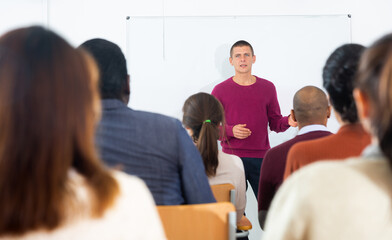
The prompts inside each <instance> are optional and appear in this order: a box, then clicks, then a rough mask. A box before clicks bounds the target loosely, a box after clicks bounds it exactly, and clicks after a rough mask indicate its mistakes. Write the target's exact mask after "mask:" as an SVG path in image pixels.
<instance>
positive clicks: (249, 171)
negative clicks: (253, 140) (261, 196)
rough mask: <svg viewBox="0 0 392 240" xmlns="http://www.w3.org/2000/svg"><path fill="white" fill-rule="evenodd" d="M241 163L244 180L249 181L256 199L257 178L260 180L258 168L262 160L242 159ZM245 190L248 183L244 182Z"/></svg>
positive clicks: (257, 189)
mask: <svg viewBox="0 0 392 240" xmlns="http://www.w3.org/2000/svg"><path fill="white" fill-rule="evenodd" d="M241 159H242V162H243V163H244V169H245V178H246V180H247V181H249V183H250V185H251V186H252V189H253V192H254V194H255V196H256V199H257V193H258V191H259V178H260V168H261V163H262V162H263V159H262V158H245V157H242V158H241ZM246 189H248V182H246Z"/></svg>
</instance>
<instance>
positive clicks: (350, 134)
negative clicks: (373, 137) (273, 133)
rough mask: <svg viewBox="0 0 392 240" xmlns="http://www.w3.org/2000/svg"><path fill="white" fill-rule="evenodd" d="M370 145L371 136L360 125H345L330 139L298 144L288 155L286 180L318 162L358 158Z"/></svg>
mask: <svg viewBox="0 0 392 240" xmlns="http://www.w3.org/2000/svg"><path fill="white" fill-rule="evenodd" d="M369 144H370V135H369V134H368V133H367V132H365V130H364V129H363V127H362V125H361V124H359V123H356V124H347V125H344V126H342V127H341V128H340V129H339V131H338V132H337V133H336V134H333V135H330V136H328V137H324V138H320V139H316V140H310V141H305V142H300V143H297V144H295V145H294V146H293V147H291V149H290V151H289V153H288V155H287V163H286V168H285V172H284V179H286V178H287V177H288V176H290V174H292V173H293V172H294V171H296V170H298V169H299V168H301V167H303V166H305V165H307V164H310V163H313V162H316V161H320V160H325V159H327V160H339V159H345V158H348V157H352V156H358V155H360V154H361V152H362V150H363V149H364V148H365V147H366V146H367V145H369Z"/></svg>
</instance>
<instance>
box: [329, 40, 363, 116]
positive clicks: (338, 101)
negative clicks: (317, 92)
mask: <svg viewBox="0 0 392 240" xmlns="http://www.w3.org/2000/svg"><path fill="white" fill-rule="evenodd" d="M364 50H365V48H364V47H363V46H362V45H358V44H345V45H343V46H341V47H339V48H337V49H336V50H335V51H334V52H333V53H332V54H331V55H330V56H329V58H328V60H327V62H326V63H325V66H324V69H323V85H324V88H325V89H326V90H327V92H328V95H329V98H330V101H331V104H332V106H333V108H334V109H335V111H336V112H337V113H339V115H340V117H341V118H342V120H343V121H345V122H349V123H355V122H358V115H357V108H356V106H355V102H354V98H353V89H354V79H355V76H356V73H357V69H358V64H359V59H360V57H361V54H362V52H363V51H364Z"/></svg>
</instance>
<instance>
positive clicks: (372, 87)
mask: <svg viewBox="0 0 392 240" xmlns="http://www.w3.org/2000/svg"><path fill="white" fill-rule="evenodd" d="M356 87H357V88H358V89H360V90H361V92H363V93H364V94H365V95H366V96H367V97H368V99H369V100H370V104H371V106H370V124H371V128H372V132H373V134H374V135H375V136H376V137H377V138H378V141H379V145H380V148H381V150H382V152H383V153H384V155H385V156H386V157H387V158H388V159H389V162H390V166H391V167H392V137H391V136H392V34H388V35H386V36H384V37H382V38H381V39H379V40H378V41H376V42H375V43H374V44H373V45H372V46H371V47H370V48H369V49H367V50H366V51H365V52H364V54H363V56H362V59H361V62H360V65H359V71H358V77H357V81H356Z"/></svg>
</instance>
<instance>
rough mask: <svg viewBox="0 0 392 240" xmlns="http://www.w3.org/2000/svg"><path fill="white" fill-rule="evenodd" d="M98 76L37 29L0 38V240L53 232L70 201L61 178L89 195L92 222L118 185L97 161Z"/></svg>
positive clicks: (87, 59) (87, 62) (84, 57)
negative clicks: (75, 181) (79, 183)
mask: <svg viewBox="0 0 392 240" xmlns="http://www.w3.org/2000/svg"><path fill="white" fill-rule="evenodd" d="M97 82H98V70H97V66H96V64H95V62H94V60H93V59H92V57H91V56H90V55H89V54H87V53H86V52H85V51H82V50H79V49H75V48H73V47H72V46H71V45H69V43H67V42H66V41H65V40H64V39H63V38H61V37H60V36H59V35H57V34H55V33H54V32H52V31H49V30H46V29H44V28H42V27H37V26H34V27H28V28H20V29H16V30H13V31H10V32H8V33H6V34H5V35H3V36H2V37H1V38H0V115H1V117H0V192H1V194H0V235H1V236H3V235H7V234H15V235H18V234H23V233H25V232H28V231H30V230H37V229H41V228H44V229H49V230H50V229H54V228H56V227H58V226H60V225H61V224H62V223H63V222H64V221H65V219H66V217H67V216H68V214H69V213H67V212H66V210H67V209H69V207H68V206H69V204H70V202H69V201H74V197H75V196H74V192H73V188H69V186H68V185H69V182H68V180H69V178H68V176H69V171H70V170H71V169H75V170H76V171H77V172H78V173H79V174H81V175H82V176H83V177H84V178H85V180H86V183H87V185H88V186H89V187H90V189H91V193H92V196H93V199H94V202H93V204H92V208H91V215H92V216H93V217H97V216H101V215H102V214H103V213H104V211H105V210H106V208H107V207H108V206H110V205H111V204H112V203H113V200H114V199H115V197H116V195H117V193H118V185H117V182H116V181H115V179H114V178H113V177H112V176H111V175H110V174H109V173H108V172H107V170H106V169H105V167H104V166H103V165H102V164H101V162H100V160H99V159H98V156H97V153H96V150H95V145H94V131H95V125H96V123H97V121H98V119H99V106H100V104H99V103H100V100H99V96H98V89H97Z"/></svg>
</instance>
